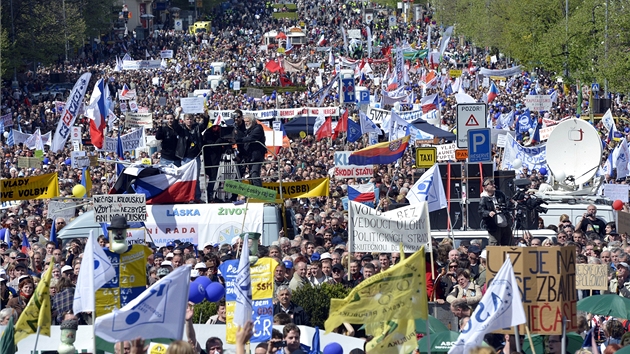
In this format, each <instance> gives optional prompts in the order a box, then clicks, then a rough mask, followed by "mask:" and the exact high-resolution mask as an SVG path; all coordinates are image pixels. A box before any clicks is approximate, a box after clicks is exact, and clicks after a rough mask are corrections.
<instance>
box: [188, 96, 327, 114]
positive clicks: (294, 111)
mask: <svg viewBox="0 0 630 354" xmlns="http://www.w3.org/2000/svg"><path fill="white" fill-rule="evenodd" d="M194 92H195V95H196V93H197V92H203V90H195V91H194ZM233 112H234V110H209V111H208V115H209V116H210V120H211V121H213V122H214V121H216V119H217V117H219V116H221V117H224V119H225V117H230V115H231V114H232V113H233ZM320 112H321V113H323V114H324V116H325V117H339V107H301V108H279V109H263V110H258V111H246V110H243V114H252V115H253V116H254V118H256V119H258V120H271V119H275V118H276V117H278V118H283V119H293V118H297V117H305V116H307V117H317V116H318V115H319V114H320Z"/></svg>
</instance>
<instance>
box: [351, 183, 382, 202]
mask: <svg viewBox="0 0 630 354" xmlns="http://www.w3.org/2000/svg"><path fill="white" fill-rule="evenodd" d="M374 198H376V194H375V193H374V184H372V183H368V184H355V185H351V184H350V185H348V200H351V201H353V202H357V203H365V202H372V203H374Z"/></svg>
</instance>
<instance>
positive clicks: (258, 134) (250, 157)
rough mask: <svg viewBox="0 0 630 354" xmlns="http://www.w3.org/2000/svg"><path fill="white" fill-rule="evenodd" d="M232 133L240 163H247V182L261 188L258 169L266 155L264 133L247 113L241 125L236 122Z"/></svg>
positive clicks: (251, 115)
mask: <svg viewBox="0 0 630 354" xmlns="http://www.w3.org/2000/svg"><path fill="white" fill-rule="evenodd" d="M234 132H235V139H236V143H237V144H238V152H239V154H240V157H241V162H242V163H243V162H245V163H248V165H247V166H248V167H249V181H250V182H251V184H252V185H254V186H258V187H262V180H261V179H260V168H261V166H262V163H263V162H264V161H265V154H266V153H267V147H266V145H265V131H264V130H263V128H262V127H261V126H260V124H258V122H256V119H255V118H254V116H253V114H251V113H248V114H245V115H244V117H243V123H242V124H241V125H238V122H237V123H236V124H235V129H234Z"/></svg>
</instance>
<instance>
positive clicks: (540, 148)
mask: <svg viewBox="0 0 630 354" xmlns="http://www.w3.org/2000/svg"><path fill="white" fill-rule="evenodd" d="M506 138H507V140H506V142H505V149H504V150H503V163H502V164H501V169H502V170H513V169H514V168H513V167H512V162H514V161H515V160H516V159H519V160H520V161H521V162H522V163H523V166H527V168H528V169H529V170H530V171H531V170H533V169H536V170H540V168H541V167H544V166H545V165H546V164H547V146H546V145H545V144H540V145H537V146H535V147H524V146H522V145H521V144H519V143H518V141H516V140H515V139H514V137H513V136H512V135H509V134H508V135H506Z"/></svg>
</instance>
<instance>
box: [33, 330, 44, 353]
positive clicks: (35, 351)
mask: <svg viewBox="0 0 630 354" xmlns="http://www.w3.org/2000/svg"><path fill="white" fill-rule="evenodd" d="M41 329H42V326H37V334H36V337H35V347H34V348H33V353H37V342H38V341H39V331H40V330H41Z"/></svg>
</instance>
